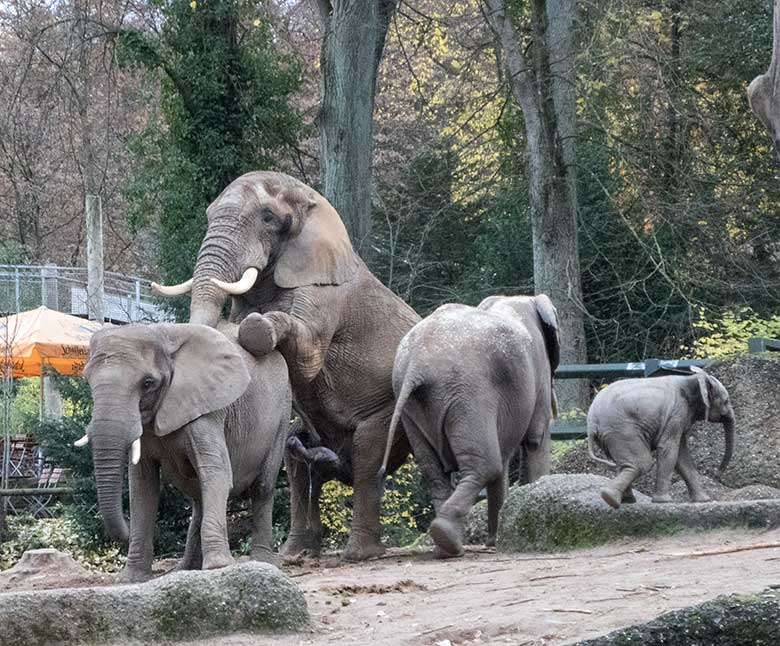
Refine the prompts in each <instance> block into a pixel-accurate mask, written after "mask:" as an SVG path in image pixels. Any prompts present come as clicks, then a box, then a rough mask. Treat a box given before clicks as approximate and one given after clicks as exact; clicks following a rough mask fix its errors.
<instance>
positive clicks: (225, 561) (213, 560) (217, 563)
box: [203, 552, 236, 570]
mask: <svg viewBox="0 0 780 646" xmlns="http://www.w3.org/2000/svg"><path fill="white" fill-rule="evenodd" d="M235 562H236V561H235V559H234V558H233V557H232V556H231V555H230V552H228V553H227V554H222V553H217V554H209V555H207V556H204V557H203V569H204V570H217V569H219V568H221V567H227V566H228V565H233V563H235Z"/></svg>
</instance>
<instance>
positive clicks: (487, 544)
mask: <svg viewBox="0 0 780 646" xmlns="http://www.w3.org/2000/svg"><path fill="white" fill-rule="evenodd" d="M495 546H496V537H495V536H488V537H487V540H486V541H485V547H495Z"/></svg>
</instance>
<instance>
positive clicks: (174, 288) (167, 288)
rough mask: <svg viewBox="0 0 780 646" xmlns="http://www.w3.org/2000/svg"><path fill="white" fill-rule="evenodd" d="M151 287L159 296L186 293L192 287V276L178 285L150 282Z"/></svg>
mask: <svg viewBox="0 0 780 646" xmlns="http://www.w3.org/2000/svg"><path fill="white" fill-rule="evenodd" d="M152 289H153V290H154V291H155V292H157V293H158V294H160V296H180V295H181V294H186V293H188V292H189V291H190V290H191V289H192V278H190V279H189V280H187V281H184V282H183V283H179V284H178V285H160V284H158V283H152Z"/></svg>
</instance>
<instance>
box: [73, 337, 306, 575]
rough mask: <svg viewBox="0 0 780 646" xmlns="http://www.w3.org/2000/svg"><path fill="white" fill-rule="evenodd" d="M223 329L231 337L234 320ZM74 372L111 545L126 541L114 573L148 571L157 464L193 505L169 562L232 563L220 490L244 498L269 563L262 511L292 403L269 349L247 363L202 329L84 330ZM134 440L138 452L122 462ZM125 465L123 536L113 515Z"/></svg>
mask: <svg viewBox="0 0 780 646" xmlns="http://www.w3.org/2000/svg"><path fill="white" fill-rule="evenodd" d="M230 327H232V337H233V339H235V332H236V329H235V327H236V326H230ZM225 331H226V332H228V333H230V332H231V331H230V330H229V329H225ZM84 374H85V375H86V377H87V379H88V380H89V385H90V388H91V389H92V397H93V400H94V407H93V411H92V420H91V422H90V424H89V427H88V429H87V435H88V436H89V443H90V446H91V447H92V458H93V462H94V465H95V481H96V484H97V492H98V503H99V506H100V513H101V515H102V517H103V521H104V523H105V527H106V531H107V533H108V535H109V536H110V537H111V538H112V539H113V540H115V541H119V542H126V541H127V540H128V536H129V541H130V545H129V550H128V556H127V565H126V566H125V568H124V570H123V572H122V574H121V576H120V578H121V580H123V581H128V582H133V581H144V580H146V579H148V578H150V576H151V565H152V557H153V549H152V541H153V538H154V529H155V522H156V518H157V503H158V497H159V490H160V472H161V471H162V473H163V474H164V475H165V477H166V478H167V479H168V480H169V481H170V482H172V483H173V484H174V485H175V486H176V487H177V488H179V489H180V490H181V491H182V492H183V493H184V494H186V495H187V496H188V497H189V498H190V499H191V501H192V519H191V521H190V527H189V532H188V534H187V545H186V548H185V552H184V556H183V558H182V560H181V562H180V563H179V566H178V568H179V569H198V568H201V567H202V568H203V569H212V568H219V567H223V566H226V565H229V564H230V563H232V562H233V558H232V556H231V555H230V550H229V548H228V541H227V527H226V505H227V500H228V496H237V495H240V494H244V493H248V494H249V495H250V496H251V499H252V516H253V525H254V527H253V536H252V557H253V558H255V559H257V560H261V561H266V562H271V563H273V562H274V560H275V557H274V555H273V552H272V538H271V512H272V509H273V494H274V485H275V482H276V476H277V474H278V472H279V468H280V466H281V462H282V454H283V452H284V442H285V439H286V437H287V429H288V426H289V420H290V399H291V395H290V387H289V382H288V375H287V366H286V365H285V362H284V359H283V358H282V356H281V355H280V354H279V353H277V352H273V353H271V354H268V355H266V356H265V357H263V358H262V359H259V360H258V359H255V358H254V357H252V356H251V355H250V354H248V353H247V352H245V351H244V350H243V349H241V347H240V346H239V345H238V343H237V342H236V341H235V340H230V339H229V338H228V337H226V336H225V334H223V333H222V332H220V331H217V330H214V329H212V328H209V327H205V326H202V325H189V324H183V325H172V324H156V325H130V326H123V327H116V328H103V329H102V330H99V331H98V332H96V333H95V334H94V335H93V337H92V340H91V341H90V355H89V362H88V363H87V366H86V369H85V372H84ZM138 437H140V438H141V459H140V461H139V462H138V464H137V465H133V464H129V461H128V449H129V447H130V445H131V444H132V442H133V440H135V439H136V438H138ZM125 463H128V464H129V480H130V529H129V532H128V528H127V524H126V522H125V519H124V516H123V513H122V478H123V474H124V466H125Z"/></svg>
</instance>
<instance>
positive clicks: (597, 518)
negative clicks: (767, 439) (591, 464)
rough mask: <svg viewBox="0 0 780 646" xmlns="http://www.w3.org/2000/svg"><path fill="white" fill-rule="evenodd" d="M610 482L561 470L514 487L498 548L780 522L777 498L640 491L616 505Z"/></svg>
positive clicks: (540, 547) (562, 546) (561, 545)
mask: <svg viewBox="0 0 780 646" xmlns="http://www.w3.org/2000/svg"><path fill="white" fill-rule="evenodd" d="M606 483H607V479H606V478H603V477H601V476H596V475H592V474H574V475H561V474H558V475H550V476H544V477H543V478H540V479H539V480H537V481H536V482H533V483H531V484H528V485H524V486H515V487H512V488H511V489H510V491H509V496H508V497H507V500H506V502H505V503H504V506H503V508H502V509H501V515H500V517H499V524H498V534H497V537H496V545H497V547H498V549H499V550H502V551H507V552H528V551H543V552H544V551H558V550H566V549H574V548H579V547H590V546H593V545H599V544H602V543H608V542H611V541H614V540H619V539H621V538H625V537H636V536H658V535H667V534H673V533H677V532H679V531H682V530H686V529H716V528H731V527H747V528H769V527H778V526H780V500H776V499H775V500H754V501H737V502H711V503H704V504H701V503H700V504H693V503H670V504H655V503H651V502H650V500H649V498H647V497H646V496H644V495H642V494H640V493H638V492H637V494H636V499H637V502H636V503H634V504H625V505H623V506H621V508H620V509H612V508H611V507H610V506H609V505H607V503H605V502H604V501H603V500H602V499H601V495H600V489H601V487H603V486H604V484H606Z"/></svg>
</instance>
